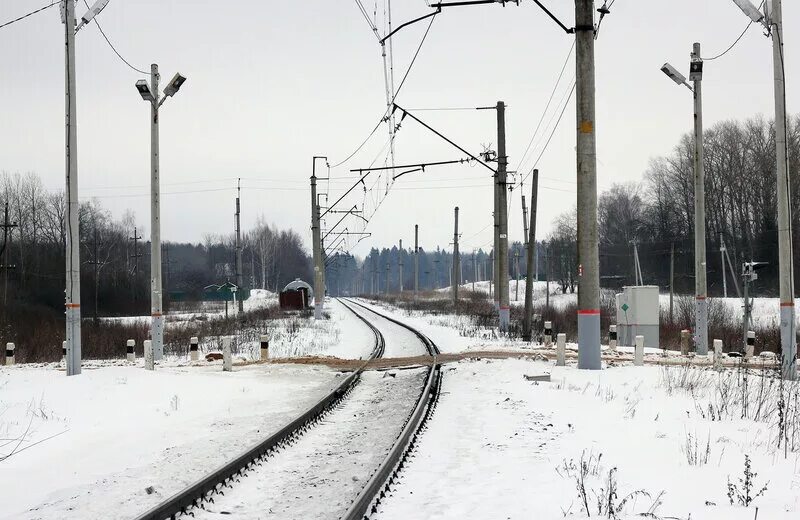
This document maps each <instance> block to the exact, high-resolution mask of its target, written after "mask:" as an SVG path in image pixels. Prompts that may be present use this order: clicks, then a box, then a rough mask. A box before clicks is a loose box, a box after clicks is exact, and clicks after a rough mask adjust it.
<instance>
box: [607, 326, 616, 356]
mask: <svg viewBox="0 0 800 520" xmlns="http://www.w3.org/2000/svg"><path fill="white" fill-rule="evenodd" d="M608 350H610V351H611V352H616V351H617V326H616V325H611V326H609V327H608Z"/></svg>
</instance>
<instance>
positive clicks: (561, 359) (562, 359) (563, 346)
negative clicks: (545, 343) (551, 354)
mask: <svg viewBox="0 0 800 520" xmlns="http://www.w3.org/2000/svg"><path fill="white" fill-rule="evenodd" d="M556 366H557V367H563V366H567V335H566V334H564V333H561V334H559V335H558V336H556Z"/></svg>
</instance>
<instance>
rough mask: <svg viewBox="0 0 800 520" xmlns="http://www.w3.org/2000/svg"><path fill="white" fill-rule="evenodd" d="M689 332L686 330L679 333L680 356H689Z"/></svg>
mask: <svg viewBox="0 0 800 520" xmlns="http://www.w3.org/2000/svg"><path fill="white" fill-rule="evenodd" d="M690 335H691V332H689V331H688V330H686V329H683V330H682V331H681V355H683V356H688V355H689V336H690Z"/></svg>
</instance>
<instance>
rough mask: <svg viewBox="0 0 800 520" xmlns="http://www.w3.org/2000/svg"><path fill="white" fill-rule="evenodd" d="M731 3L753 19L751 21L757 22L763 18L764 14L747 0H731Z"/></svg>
mask: <svg viewBox="0 0 800 520" xmlns="http://www.w3.org/2000/svg"><path fill="white" fill-rule="evenodd" d="M733 3H734V4H736V5H737V6H739V9H741V10H742V12H743V13H744V14H746V15H747V16H748V17H749V18H750V19H751V20H753V22H755V23H759V22H761V21H762V20H764V14H763V13H762V12H761V11H759V10H758V8H757V7H756V6H754V5H753V4H751V3H750V1H749V0H733Z"/></svg>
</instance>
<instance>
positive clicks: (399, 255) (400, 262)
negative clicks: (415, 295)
mask: <svg viewBox="0 0 800 520" xmlns="http://www.w3.org/2000/svg"><path fill="white" fill-rule="evenodd" d="M397 267H398V268H399V269H400V294H403V240H402V239H400V248H399V249H398V250H397Z"/></svg>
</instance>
